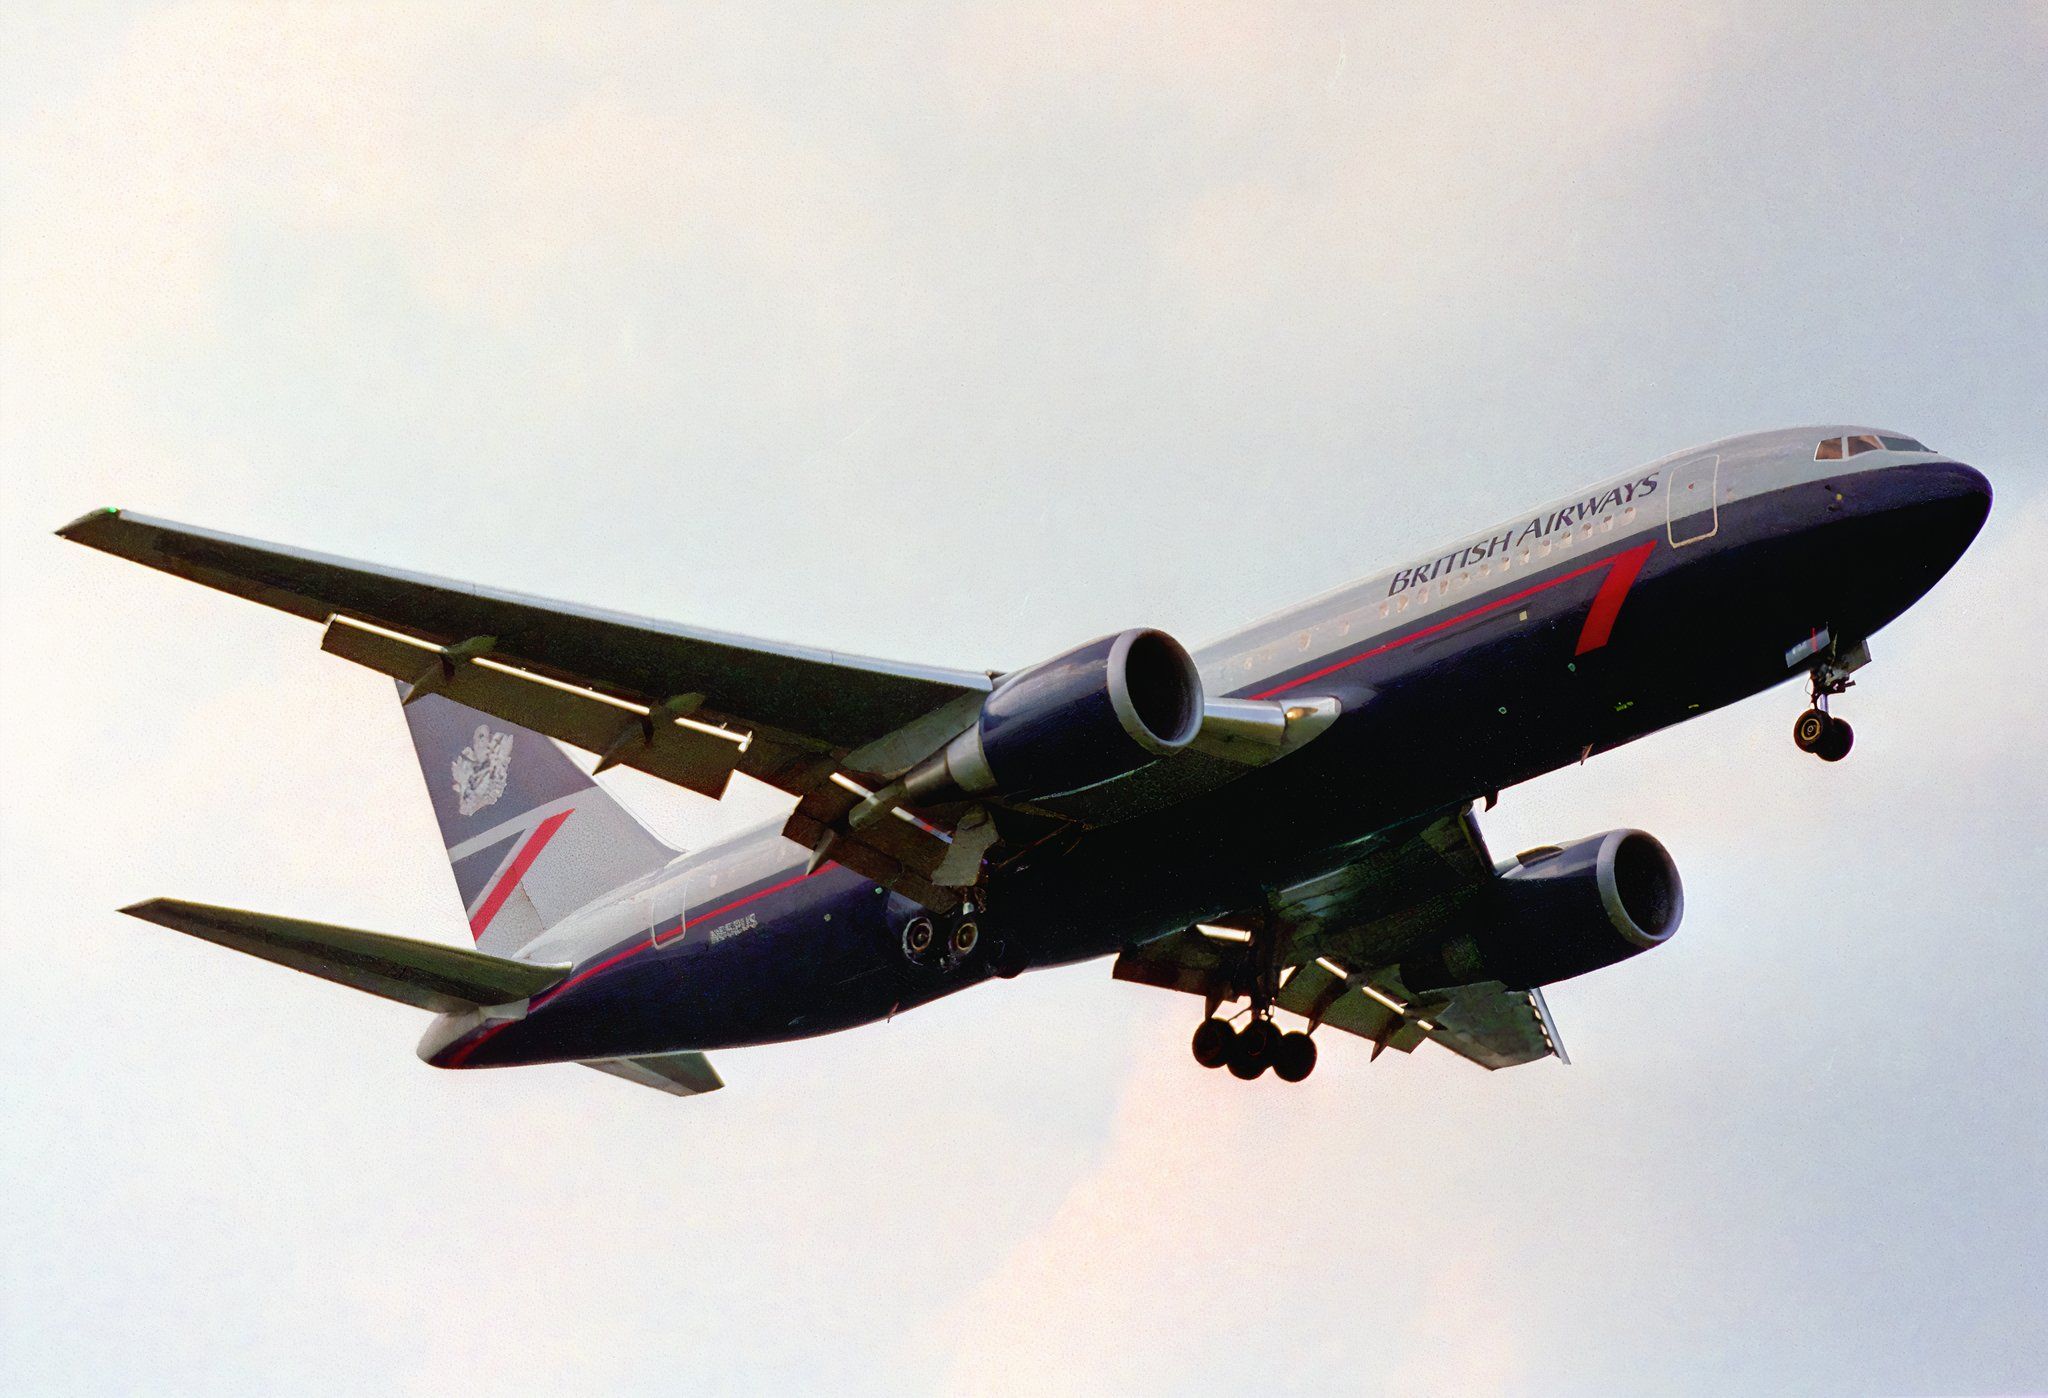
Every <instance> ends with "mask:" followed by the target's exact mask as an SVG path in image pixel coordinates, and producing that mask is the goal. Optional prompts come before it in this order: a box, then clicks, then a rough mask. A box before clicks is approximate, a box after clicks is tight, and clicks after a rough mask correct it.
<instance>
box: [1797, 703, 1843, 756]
mask: <svg viewBox="0 0 2048 1398" xmlns="http://www.w3.org/2000/svg"><path fill="white" fill-rule="evenodd" d="M1792 741H1793V743H1794V744H1795V745H1796V746H1797V747H1798V749H1799V750H1800V751H1801V752H1810V753H1812V754H1813V755H1814V756H1815V757H1818V758H1819V759H1820V760H1821V761H1823V762H1840V761H1841V760H1842V759H1843V758H1845V757H1847V756H1848V755H1849V749H1850V747H1851V746H1853V745H1854V744H1855V742H1856V730H1855V729H1853V728H1851V727H1850V726H1849V723H1848V720H1846V719H1839V718H1836V717H1835V716H1834V715H1833V714H1831V713H1829V712H1828V711H1827V710H1826V709H1823V708H1818V707H1816V708H1811V709H1808V710H1807V711H1806V712H1805V713H1803V714H1801V715H1800V716H1799V721H1798V722H1797V723H1795V724H1793V725H1792Z"/></svg>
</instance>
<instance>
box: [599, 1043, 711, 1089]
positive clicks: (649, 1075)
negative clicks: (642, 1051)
mask: <svg viewBox="0 0 2048 1398" xmlns="http://www.w3.org/2000/svg"><path fill="white" fill-rule="evenodd" d="M583 1066H584V1067H586V1068H595V1069H597V1071H598V1072H600V1073H610V1074H611V1075H612V1076H613V1077H615V1078H624V1079H625V1080H626V1081H627V1082H636V1083H639V1084H640V1086H642V1087H651V1088H653V1089H654V1090H655V1091H657V1092H669V1093H673V1094H674V1095H676V1096H677V1097H695V1096H697V1095H698V1094H699V1093H702V1092H716V1091H718V1089H719V1088H721V1087H724V1086H725V1079H723V1078H721V1077H719V1076H718V1070H717V1069H715V1068H713V1067H712V1066H711V1060H710V1059H708V1058H706V1057H705V1056H704V1055H703V1054H701V1053H650V1054H646V1055H643V1056H642V1057H639V1058H588V1059H585V1060H584V1061H583Z"/></svg>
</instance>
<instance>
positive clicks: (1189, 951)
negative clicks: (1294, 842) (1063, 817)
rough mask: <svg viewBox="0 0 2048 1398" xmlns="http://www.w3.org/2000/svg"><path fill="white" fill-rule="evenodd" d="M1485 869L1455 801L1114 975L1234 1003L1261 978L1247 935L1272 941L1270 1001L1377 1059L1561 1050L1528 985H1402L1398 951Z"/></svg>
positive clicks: (1152, 945)
mask: <svg viewBox="0 0 2048 1398" xmlns="http://www.w3.org/2000/svg"><path fill="white" fill-rule="evenodd" d="M1495 877H1496V874H1495V872H1494V867H1493V862H1492V860H1491V858H1490V857H1489V856H1488V854H1487V852H1486V845H1485V843H1484V841H1483V840H1482V839H1481V838H1480V835H1479V829H1478V826H1477V825H1476V824H1475V823H1474V821H1473V819H1472V813H1471V810H1470V808H1469V807H1461V808H1459V809H1458V810H1455V811H1451V812H1448V813H1446V814H1443V815H1439V816H1436V817H1433V818H1430V819H1426V820H1421V821H1416V822H1413V823H1411V824H1408V825H1405V826H1401V827H1397V828H1395V829H1393V830H1390V831H1388V832H1386V833H1385V834H1383V835H1382V836H1381V837H1380V838H1379V839H1378V840H1376V841H1374V842H1373V843H1372V844H1371V845H1370V846H1368V847H1367V848H1366V849H1365V850H1364V851H1362V852H1361V854H1360V856H1359V857H1358V858H1357V859H1355V860H1353V861H1352V862H1350V863H1348V864H1346V865H1344V866H1343V867H1342V868H1340V869H1338V870H1336V871H1334V872H1333V873H1330V874H1327V875H1325V876H1323V877H1320V878H1317V879H1313V880H1310V881H1308V882H1306V883H1302V884H1298V885H1295V886H1294V887H1292V888H1286V889H1281V890H1279V891H1278V892H1277V893H1276V894H1274V896H1273V898H1272V900H1271V902H1270V903H1269V905H1268V906H1266V907H1264V908H1259V909H1254V910H1250V911H1248V912H1246V913H1244V914H1242V915H1239V916H1233V917H1229V918H1224V919H1222V920H1221V921H1220V922H1219V923H1217V924H1214V925H1211V926H1206V927H1191V928H1187V929H1185V930H1183V931H1181V932H1177V933H1174V934H1172V935H1171V936H1167V937H1162V938H1159V939H1157V940H1156V941H1152V942H1147V943H1145V944H1143V945H1141V946H1137V947H1131V948H1128V949H1126V950H1125V951H1124V953H1123V954H1122V955H1121V956H1119V957H1118V958H1117V962H1116V969H1115V972H1114V974H1115V975H1116V976H1117V977H1118V978H1119V979H1121V980H1129V981H1136V982H1139V983H1142V984H1146V985H1156V986H1160V987H1163V988H1165V989H1170V990H1179V991H1184V992H1186V993H1188V994H1192V995H1199V996H1202V997H1203V998H1204V999H1205V1000H1208V1001H1210V1002H1212V1003H1213V1004H1222V1003H1227V1002H1230V1001H1234V1000H1237V999H1240V998H1243V997H1246V996H1248V995H1250V994H1251V993H1252V989H1253V986H1254V984H1255V982H1256V981H1257V978H1258V976H1259V975H1260V968H1259V966H1258V964H1257V961H1256V958H1255V956H1254V954H1253V950H1252V948H1253V941H1252V938H1253V933H1254V931H1255V930H1256V931H1258V932H1260V933H1262V934H1264V935H1268V936H1270V937H1271V938H1272V939H1273V941H1274V944H1275V953H1274V954H1275V957H1276V959H1277V962H1278V965H1279V966H1280V967H1281V968H1282V969H1281V971H1280V975H1279V979H1278V990H1277V993H1276V994H1274V996H1273V1003H1274V1005H1276V1006H1277V1007H1278V1008H1280V1009H1283V1010H1286V1011H1288V1012H1290V1013H1292V1014H1297V1015H1300V1016H1301V1017H1302V1018H1304V1019H1306V1020H1308V1021H1309V1023H1310V1026H1311V1028H1316V1027H1328V1028H1331V1029H1339V1030H1342V1031H1343V1032H1345V1033H1347V1034H1356V1035H1358V1036H1359V1037H1360V1038H1363V1039H1367V1040H1370V1041H1371V1042H1372V1044H1373V1055H1374V1056H1375V1057H1377V1056H1378V1055H1379V1054H1380V1053H1381V1052H1383V1051H1385V1050H1386V1049H1390V1048H1392V1049H1398V1050H1400V1051H1401V1052H1403V1053H1413V1052H1414V1051H1415V1049H1416V1048H1418V1047H1419V1046H1420V1045H1422V1044H1423V1043H1425V1042H1431V1041H1433V1042H1435V1043H1438V1044H1441V1045H1442V1046H1443V1047H1445V1048H1447V1049H1449V1050H1450V1051H1451V1052H1453V1053H1456V1054H1458V1055H1459V1056H1461V1057H1463V1058H1467V1059H1470V1060H1471V1061H1472V1062H1474V1063H1477V1064H1479V1065H1480V1066H1482V1067H1485V1068H1508V1067H1513V1066H1515V1065H1517V1064H1521V1063H1529V1062H1533V1061H1535V1060H1536V1059H1539V1058H1546V1057H1550V1056H1552V1055H1553V1054H1554V1055H1556V1056H1557V1057H1559V1058H1560V1059H1562V1058H1563V1057H1564V1055H1563V1052H1562V1050H1561V1048H1560V1046H1559V1045H1558V1043H1557V1040H1556V1031H1555V1029H1554V1027H1553V1026H1552V1024H1551V1023H1550V1017H1549V1011H1548V1009H1547V1007H1545V1006H1544V1004H1543V1000H1542V995H1541V993H1540V992H1538V991H1533V990H1531V991H1523V990H1510V989H1509V988H1508V987H1506V986H1504V985H1502V984H1500V983H1499V982H1497V981H1489V982H1483V983H1480V984H1477V985H1467V986H1459V987H1455V988H1452V989H1447V990H1442V991H1435V992H1431V993H1428V994H1415V993H1412V992H1410V991H1409V990H1408V988H1407V987H1406V986H1404V985H1403V984H1402V983H1401V979H1400V974H1399V971H1398V969H1397V966H1396V962H1397V961H1398V958H1399V956H1400V953H1401V951H1402V950H1403V949H1404V948H1405V947H1407V946H1409V945H1411V944H1412V943H1413V942H1414V940H1415V939H1416V937H1417V936H1418V935H1421V933H1422V931H1423V929H1425V928H1428V927H1432V926H1441V925H1442V923H1443V920H1444V919H1445V918H1446V917H1448V916H1451V915H1453V914H1454V913H1455V911H1456V910H1457V908H1458V907H1459V906H1460V905H1461V904H1462V903H1463V901H1464V900H1467V899H1470V898H1472V897H1474V896H1476V895H1477V894H1478V893H1479V892H1480V891H1481V890H1483V889H1484V888H1485V887H1486V885H1487V883H1488V882H1489V881H1490V880H1492V879H1493V878H1495ZM1269 984H1270V982H1269Z"/></svg>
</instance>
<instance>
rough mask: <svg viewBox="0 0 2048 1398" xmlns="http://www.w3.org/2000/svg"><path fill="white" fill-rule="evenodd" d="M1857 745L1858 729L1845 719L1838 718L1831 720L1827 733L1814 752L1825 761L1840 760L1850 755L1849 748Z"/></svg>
mask: <svg viewBox="0 0 2048 1398" xmlns="http://www.w3.org/2000/svg"><path fill="white" fill-rule="evenodd" d="M1855 745H1856V730H1855V729H1853V728H1851V727H1850V726H1849V725H1848V723H1847V722H1846V721H1845V720H1842V719H1839V718H1838V719H1833V720H1830V722H1829V723H1828V731H1827V733H1826V734H1825V735H1824V736H1823V737H1822V738H1821V740H1820V743H1819V745H1818V746H1816V747H1815V748H1814V750H1813V752H1814V755H1815V756H1816V757H1818V758H1819V759H1820V760H1821V761H1823V762H1840V761H1841V760H1842V759H1843V758H1845V757H1847V756H1848V755H1849V749H1850V748H1852V747H1854V746H1855Z"/></svg>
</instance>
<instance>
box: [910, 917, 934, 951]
mask: <svg viewBox="0 0 2048 1398" xmlns="http://www.w3.org/2000/svg"><path fill="white" fill-rule="evenodd" d="M937 937H938V933H937V931H936V930H935V929H934V928H933V927H932V920H931V919H930V918H928V917H914V918H912V919H911V920H910V921H909V922H906V923H905V924H903V954H904V955H905V956H907V957H909V958H910V959H911V960H912V961H922V960H924V958H925V957H926V956H928V955H930V953H931V949H932V943H933V941H935V940H936V939H937Z"/></svg>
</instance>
